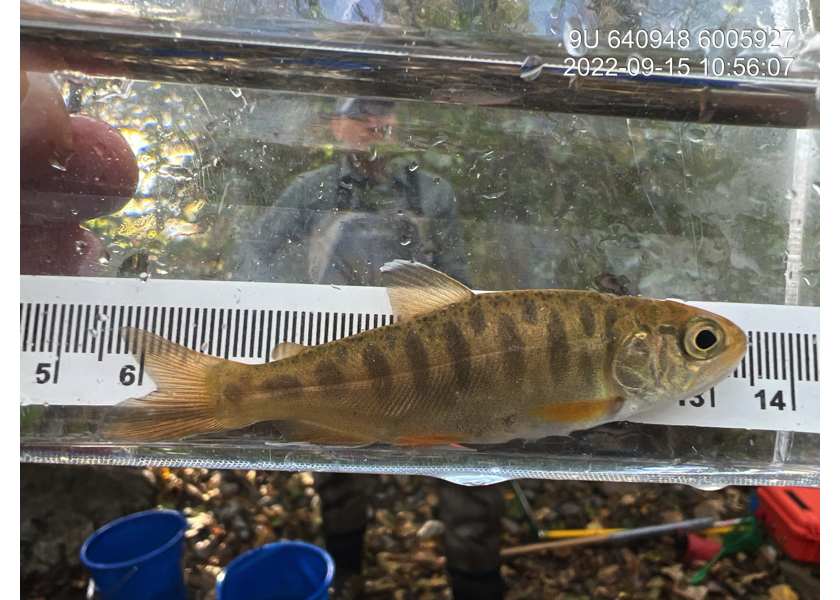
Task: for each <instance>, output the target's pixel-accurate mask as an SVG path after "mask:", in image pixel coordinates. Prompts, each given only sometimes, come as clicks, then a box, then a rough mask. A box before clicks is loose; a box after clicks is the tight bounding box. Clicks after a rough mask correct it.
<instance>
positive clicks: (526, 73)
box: [519, 54, 543, 82]
mask: <svg viewBox="0 0 840 600" xmlns="http://www.w3.org/2000/svg"><path fill="white" fill-rule="evenodd" d="M542 69H543V61H542V58H540V57H539V56H537V55H536V54H532V55H531V56H529V57H528V58H526V59H525V62H523V63H522V66H521V67H520V68H519V77H521V78H522V80H523V81H529V82H530V81H534V80H535V79H536V78H537V77H539V76H540V73H542Z"/></svg>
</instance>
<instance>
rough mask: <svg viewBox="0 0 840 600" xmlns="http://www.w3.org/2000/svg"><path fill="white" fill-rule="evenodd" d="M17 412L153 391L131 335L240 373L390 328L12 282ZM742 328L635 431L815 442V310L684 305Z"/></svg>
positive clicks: (106, 287) (303, 308) (342, 298)
mask: <svg viewBox="0 0 840 600" xmlns="http://www.w3.org/2000/svg"><path fill="white" fill-rule="evenodd" d="M20 289H21V303H20V346H19V347H20V368H21V372H20V399H21V405H29V404H50V405H94V406H107V405H113V404H116V403H118V402H120V401H122V400H125V399H126V398H131V397H139V396H142V395H144V394H146V393H148V392H151V391H152V390H154V384H153V383H152V382H151V381H150V380H149V378H148V377H147V376H144V374H143V372H142V369H141V368H140V367H139V365H137V362H136V361H135V360H134V358H133V357H132V356H131V354H130V352H129V349H128V348H126V347H125V344H124V343H123V341H122V339H121V338H120V336H119V335H118V331H119V328H120V327H123V326H125V325H133V326H135V327H140V328H143V329H147V330H149V331H153V332H155V333H158V334H160V335H163V336H164V337H167V338H169V339H171V340H173V341H175V342H178V343H180V344H184V345H186V346H188V347H190V348H193V349H195V350H201V351H203V352H207V353H208V354H213V355H216V356H222V357H224V358H228V359H231V360H237V361H240V362H247V363H256V362H265V361H267V360H268V357H269V354H270V352H271V349H272V348H273V347H274V346H275V345H276V344H277V343H279V342H281V341H295V342H298V343H302V344H307V345H313V344H317V343H324V342H328V341H332V340H334V339H338V338H340V337H344V336H347V335H351V334H354V333H358V332H359V331H363V330H365V329H370V328H373V327H379V326H381V325H384V324H387V323H390V322H391V320H392V319H391V315H392V313H391V306H390V303H389V301H388V295H387V293H386V292H385V289H384V288H371V287H338V286H319V285H296V284H269V283H243V282H215V281H212V282H211V281H175V280H154V279H152V280H149V281H147V282H145V283H144V282H141V281H139V280H135V279H104V278H103V279H98V278H77V277H33V276H21V280H20ZM691 304H694V305H696V306H699V307H701V308H705V309H707V310H710V311H713V312H716V313H718V314H720V315H722V316H724V317H727V318H729V319H731V320H732V321H734V322H735V323H737V324H738V325H740V326H741V327H742V328H743V329H744V330H745V331H746V332H747V335H748V336H749V338H750V346H749V348H748V350H747V354H746V356H745V357H744V359H743V360H742V361H741V364H740V365H738V367H737V368H736V370H735V372H734V373H733V374H732V376H730V377H729V378H728V379H726V380H725V381H723V382H722V383H720V384H719V385H718V386H716V387H715V388H714V389H713V390H710V391H709V392H707V393H705V394H703V395H702V396H698V397H695V398H687V399H686V400H682V401H680V402H676V403H673V404H671V405H663V406H661V407H656V408H654V409H651V410H650V411H647V412H645V413H643V414H641V415H639V416H638V417H635V418H634V420H635V421H638V422H644V423H656V424H665V425H689V426H703V427H721V428H739V429H764V430H772V431H801V432H814V433H818V432H819V424H820V412H819V375H820V374H819V308H808V307H797V306H776V305H759V304H730V303H716V302H692V303H691Z"/></svg>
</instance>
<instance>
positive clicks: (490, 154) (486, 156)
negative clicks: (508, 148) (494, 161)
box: [481, 150, 493, 161]
mask: <svg viewBox="0 0 840 600" xmlns="http://www.w3.org/2000/svg"><path fill="white" fill-rule="evenodd" d="M491 158H493V151H492V150H488V151H487V152H485V153H484V154H482V155H481V159H482V160H486V161H489V160H490V159H491Z"/></svg>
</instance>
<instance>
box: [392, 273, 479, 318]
mask: <svg viewBox="0 0 840 600" xmlns="http://www.w3.org/2000/svg"><path fill="white" fill-rule="evenodd" d="M381 271H382V281H383V282H384V283H385V286H386V287H387V288H388V298H389V299H390V300H391V308H392V309H393V310H394V316H395V317H396V318H397V320H400V319H407V318H410V317H414V316H417V315H422V314H425V313H428V312H432V311H435V310H439V309H441V308H446V307H447V306H450V305H452V304H456V303H458V302H464V301H465V300H469V299H470V298H472V297H473V296H474V295H475V294H473V292H472V290H470V288H468V287H467V286H465V285H464V284H462V283H459V282H457V281H455V280H454V279H452V278H451V277H449V276H448V275H444V274H443V273H441V272H440V271H437V270H435V269H433V268H432V267H429V266H426V265H424V264H422V263H418V262H409V261H407V260H392V261H391V262H388V263H385V265H383V266H382V268H381Z"/></svg>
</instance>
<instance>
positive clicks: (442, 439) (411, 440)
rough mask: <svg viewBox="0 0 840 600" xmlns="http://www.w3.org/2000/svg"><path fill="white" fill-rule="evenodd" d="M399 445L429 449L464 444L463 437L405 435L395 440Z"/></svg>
mask: <svg viewBox="0 0 840 600" xmlns="http://www.w3.org/2000/svg"><path fill="white" fill-rule="evenodd" d="M394 441H395V442H396V444H397V445H399V446H404V447H406V448H428V447H430V446H443V445H446V444H455V443H456V442H463V441H464V436H463V435H454V434H452V435H449V434H444V435H404V436H400V437H398V438H396V439H395V440H394Z"/></svg>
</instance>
